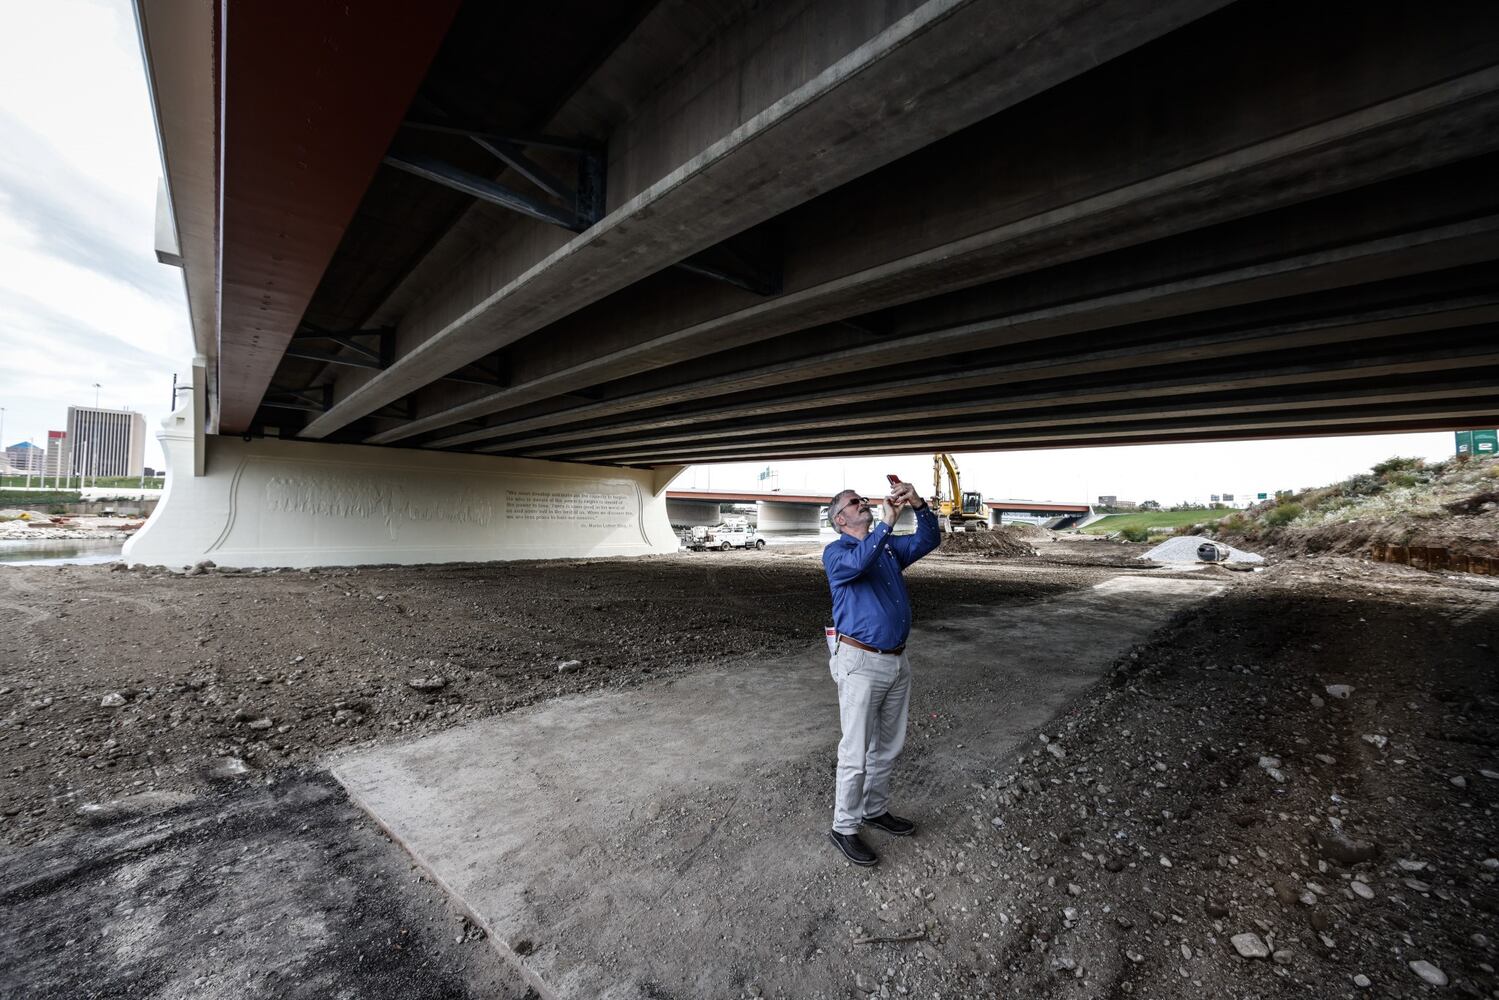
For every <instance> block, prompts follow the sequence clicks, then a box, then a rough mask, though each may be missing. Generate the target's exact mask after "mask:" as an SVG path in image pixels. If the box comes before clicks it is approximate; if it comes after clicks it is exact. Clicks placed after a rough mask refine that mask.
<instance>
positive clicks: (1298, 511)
mask: <svg viewBox="0 0 1499 1000" xmlns="http://www.w3.org/2000/svg"><path fill="white" fill-rule="evenodd" d="M1304 513H1306V508H1305V507H1303V506H1301V504H1299V503H1283V504H1281V505H1280V506H1278V507H1276V508H1275V509H1274V510H1272V511H1271V512H1270V513H1268V514H1266V515H1265V524H1267V525H1268V526H1270V527H1272V528H1279V527H1283V526H1284V525H1287V524H1290V523H1291V522H1292V521H1294V520H1296V519H1297V518H1298V517H1300V516H1301V515H1302V514H1304Z"/></svg>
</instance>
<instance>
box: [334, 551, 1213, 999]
mask: <svg viewBox="0 0 1499 1000" xmlns="http://www.w3.org/2000/svg"><path fill="white" fill-rule="evenodd" d="M1222 589H1223V586H1222V585H1221V584H1218V583H1215V582H1212V581H1206V580H1196V579H1161V578H1146V577H1140V576H1122V577H1117V578H1113V579H1110V580H1108V581H1106V582H1105V583H1103V584H1100V585H1098V586H1097V587H1094V588H1091V589H1089V590H1083V591H1078V592H1076V593H1072V594H1067V595H1064V596H1062V597H1059V598H1057V599H1054V600H1050V601H1046V602H1042V603H1037V604H1030V605H1023V606H1019V607H1015V608H1008V609H1006V608H992V607H985V608H979V607H971V608H955V609H948V610H947V612H946V616H945V618H944V619H943V620H941V621H929V622H928V623H927V624H925V625H924V626H922V627H918V628H917V629H916V630H915V632H914V633H913V636H912V639H911V645H910V650H911V659H912V663H913V669H914V672H915V685H914V693H913V696H912V726H911V735H910V738H909V740H908V743H907V749H906V753H905V755H904V756H903V757H902V760H901V762H900V763H899V764H898V765H897V770H896V775H895V785H894V791H895V801H896V804H897V811H899V812H901V813H903V814H905V815H910V816H911V817H912V818H914V819H916V820H918V821H919V822H920V823H921V824H922V828H921V830H920V831H919V832H918V835H917V836H916V837H913V838H910V839H908V840H899V841H896V840H891V839H889V838H882V837H881V835H879V834H878V833H872V834H868V835H867V836H868V837H869V839H870V841H871V843H872V845H873V846H875V847H876V848H877V850H879V851H880V854H881V859H882V864H881V867H880V868H876V869H873V870H869V871H865V870H858V869H854V868H852V867H851V866H849V865H848V864H847V863H846V862H844V861H843V859H842V858H841V857H840V856H838V855H837V854H836V853H835V851H834V849H833V848H832V847H831V845H829V843H828V842H827V840H826V836H825V832H826V830H827V828H828V826H829V822H830V819H831V790H832V768H833V765H834V763H835V758H836V746H837V742H838V720H837V703H836V697H835V691H834V686H833V683H832V680H831V678H830V677H829V676H828V671H827V659H826V655H825V650H822V649H820V648H819V647H820V646H821V637H820V636H809V637H808V652H807V653H806V654H805V655H804V656H800V657H793V658H789V659H783V660H779V661H774V662H764V663H754V662H744V663H738V664H734V665H730V666H726V667H719V668H715V669H712V670H707V671H704V672H701V673H695V674H692V675H689V676H686V677H682V678H679V679H676V680H674V681H672V682H671V683H669V684H665V685H662V686H659V687H652V688H650V689H645V690H616V691H607V692H600V693H590V694H585V695H580V696H576V697H570V698H564V699H558V700H556V701H552V702H548V703H546V704H543V705H539V706H536V707H535V708H532V709H528V710H523V711H517V712H513V713H510V714H508V715H504V716H499V717H494V718H489V719H484V720H481V721H479V722H475V723H473V724H470V725H467V726H463V727H461V728H457V729H452V730H449V731H447V732H445V733H442V734H440V735H437V736H432V737H429V738H426V739H422V740H419V741H416V742H413V743H408V744H405V745H401V746H386V747H380V748H377V749H373V750H369V751H366V752H361V753H357V754H354V755H351V756H348V757H346V758H344V759H342V760H339V761H337V762H336V763H335V765H334V767H333V772H334V774H335V775H336V776H337V778H338V780H339V781H340V782H342V783H343V785H344V786H345V787H346V788H347V789H348V790H349V792H350V794H351V795H352V796H353V798H354V799H355V801H356V802H357V803H359V804H360V805H361V806H362V807H363V808H364V809H366V810H367V811H368V812H369V813H370V814H371V815H372V816H374V817H375V819H376V820H377V821H378V822H379V823H381V824H382V825H383V826H384V827H385V828H386V829H387V830H388V831H389V832H390V833H391V834H392V836H393V837H395V838H396V839H397V840H398V841H399V842H400V843H401V844H403V845H404V846H405V847H406V849H407V850H409V851H410V852H411V854H412V855H413V856H414V857H415V858H416V860H417V861H418V863H419V864H421V865H422V866H423V867H424V868H425V869H426V870H427V871H428V872H429V873H430V874H431V875H432V876H433V877H434V878H436V879H437V880H438V881H439V882H441V883H442V884H443V885H444V886H445V887H446V888H447V889H448V890H449V891H450V892H452V893H453V894H454V895H455V896H456V897H457V898H458V899H459V900H460V902H461V903H462V905H463V906H464V907H466V908H467V909H468V910H470V911H471V912H472V914H473V916H474V918H475V919H476V921H477V922H479V923H480V924H481V926H483V927H484V928H485V929H486V930H488V931H489V933H490V936H491V940H493V941H494V942H495V944H496V945H497V946H498V947H499V948H501V950H502V951H505V952H508V953H509V954H510V955H511V956H512V957H513V958H514V959H515V960H516V961H517V962H519V963H520V964H521V966H522V967H523V969H524V971H525V972H526V974H527V975H528V977H529V978H530V979H531V981H532V982H533V984H534V985H535V986H536V987H537V989H538V990H539V991H541V992H542V994H543V995H544V996H551V997H565V998H579V1000H581V998H606V1000H624V998H631V1000H633V998H637V997H651V998H661V997H707V996H734V995H740V994H742V993H743V991H744V990H745V989H747V987H748V986H750V985H755V986H758V987H759V988H760V989H761V990H762V991H763V992H764V993H765V995H768V996H774V995H787V996H802V997H812V996H816V995H825V996H835V995H836V996H843V995H846V993H847V991H848V989H849V988H850V983H851V981H852V973H851V971H850V964H849V954H850V949H851V947H852V946H851V945H850V938H849V928H850V927H851V926H853V925H854V924H856V923H860V922H864V923H869V924H870V925H871V926H879V924H878V923H877V921H878V920H879V919H881V918H882V915H881V914H880V913H877V912H872V911H873V910H874V909H875V906H876V904H873V903H872V900H873V896H872V895H871V892H873V891H874V890H873V889H871V886H874V887H875V888H876V889H877V888H878V885H879V880H880V879H881V877H882V876H884V877H886V878H888V877H889V874H888V873H889V872H890V869H891V868H898V867H900V866H905V867H906V868H907V869H909V868H910V867H912V866H916V865H919V864H921V863H922V860H921V859H922V858H923V857H924V856H926V854H927V852H931V851H934V850H936V849H937V848H938V846H939V845H941V844H943V843H945V842H950V841H958V842H961V841H962V840H964V839H967V838H971V837H973V836H975V835H986V834H987V835H992V830H991V829H990V828H989V827H988V825H987V821H985V822H984V823H983V824H980V823H979V822H978V821H976V820H975V819H974V817H973V816H971V815H970V803H969V801H968V800H969V798H970V796H971V795H972V788H973V785H974V783H975V782H981V781H983V780H985V778H986V777H992V774H993V769H994V768H995V767H998V766H999V763H1000V758H1001V757H1002V756H1003V755H1004V754H1006V753H1007V752H1009V751H1010V750H1012V749H1013V748H1014V747H1015V746H1016V744H1017V743H1018V741H1019V740H1021V739H1022V738H1023V737H1025V736H1026V735H1027V734H1029V733H1030V732H1032V731H1033V730H1034V729H1035V728H1036V727H1038V726H1040V725H1043V724H1044V723H1046V722H1047V721H1048V720H1049V719H1051V718H1052V717H1053V716H1054V715H1055V714H1056V713H1057V712H1058V711H1059V710H1060V709H1061V708H1062V707H1063V706H1064V705H1065V704H1066V702H1067V701H1068V700H1069V699H1071V698H1072V697H1074V696H1075V695H1077V694H1078V693H1079V692H1080V691H1081V690H1082V689H1083V688H1085V687H1086V686H1087V685H1088V684H1090V683H1091V682H1093V681H1094V680H1096V679H1097V678H1098V677H1099V676H1100V675H1101V674H1102V673H1103V671H1104V670H1105V669H1106V668H1107V667H1108V665H1109V664H1110V663H1112V662H1113V660H1114V659H1115V658H1116V656H1118V655H1120V654H1121V653H1123V652H1124V651H1126V650H1128V649H1129V648H1130V647H1131V646H1132V645H1134V644H1136V643H1138V642H1140V641H1142V640H1144V639H1145V638H1146V637H1147V636H1148V635H1149V634H1150V633H1151V632H1153V631H1154V630H1155V629H1156V628H1158V627H1159V626H1160V625H1161V624H1163V623H1164V622H1165V621H1166V620H1167V619H1168V618H1170V617H1171V616H1172V615H1173V614H1175V613H1177V612H1179V611H1181V610H1183V609H1184V608H1186V607H1187V606H1189V605H1191V604H1193V603H1196V602H1197V601H1200V600H1202V599H1204V598H1206V597H1209V596H1211V595H1213V594H1216V593H1218V592H1219V591H1221V590H1222ZM976 827H978V828H979V829H978V830H977V831H976V829H975V828H976ZM885 916H886V917H888V916H889V914H886V915H885Z"/></svg>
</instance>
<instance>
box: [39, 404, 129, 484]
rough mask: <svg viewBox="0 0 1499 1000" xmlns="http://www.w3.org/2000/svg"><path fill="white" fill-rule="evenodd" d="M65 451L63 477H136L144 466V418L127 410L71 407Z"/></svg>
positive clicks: (69, 409)
mask: <svg viewBox="0 0 1499 1000" xmlns="http://www.w3.org/2000/svg"><path fill="white" fill-rule="evenodd" d="M49 437H50V435H49ZM64 451H65V454H66V455H67V460H66V462H65V464H64V466H63V474H64V475H73V476H139V475H140V474H141V472H142V470H143V469H144V468H145V464H146V418H145V417H143V416H141V415H140V414H139V413H134V412H132V411H130V410H105V409H100V408H99V407H94V406H70V407H68V436H67V439H66V444H65V445H64Z"/></svg>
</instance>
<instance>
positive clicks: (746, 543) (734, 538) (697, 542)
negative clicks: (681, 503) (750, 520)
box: [682, 522, 765, 552]
mask: <svg viewBox="0 0 1499 1000" xmlns="http://www.w3.org/2000/svg"><path fill="white" fill-rule="evenodd" d="M682 541H683V544H684V545H686V546H687V547H688V548H689V549H691V550H692V551H694V552H702V551H703V550H704V549H718V550H720V551H723V552H727V551H729V550H730V549H763V548H765V539H763V538H761V537H760V536H759V533H758V532H757V531H756V530H755V529H754V528H753V527H751V526H750V525H748V524H745V523H743V522H725V523H723V524H716V525H714V526H713V527H711V528H708V527H703V526H701V525H699V526H698V527H696V528H693V529H692V532H691V534H689V535H686V536H684V537H683V540H682Z"/></svg>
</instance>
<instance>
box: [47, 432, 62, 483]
mask: <svg viewBox="0 0 1499 1000" xmlns="http://www.w3.org/2000/svg"><path fill="white" fill-rule="evenodd" d="M67 468H68V432H67V431H48V432H47V454H46V457H45V458H43V459H42V475H43V476H52V477H54V478H61V477H62V475H63V474H64V472H65V471H66V470H67Z"/></svg>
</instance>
